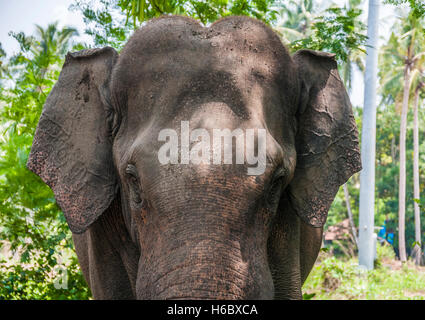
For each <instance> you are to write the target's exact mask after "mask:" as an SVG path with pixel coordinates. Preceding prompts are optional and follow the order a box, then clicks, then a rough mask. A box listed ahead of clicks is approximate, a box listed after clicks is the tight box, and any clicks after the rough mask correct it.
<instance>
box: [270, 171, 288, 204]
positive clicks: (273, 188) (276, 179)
mask: <svg viewBox="0 0 425 320" xmlns="http://www.w3.org/2000/svg"><path fill="white" fill-rule="evenodd" d="M284 178H285V171H284V170H278V171H277V172H276V173H275V174H274V176H273V179H272V181H271V183H270V186H269V189H268V192H267V206H268V207H269V208H270V209H274V207H275V206H276V205H278V204H279V200H280V196H281V194H282V188H283V181H284Z"/></svg>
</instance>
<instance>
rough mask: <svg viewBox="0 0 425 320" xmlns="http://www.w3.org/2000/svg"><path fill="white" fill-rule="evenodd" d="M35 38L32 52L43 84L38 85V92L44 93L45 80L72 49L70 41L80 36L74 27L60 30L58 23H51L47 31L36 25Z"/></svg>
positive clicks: (31, 48)
mask: <svg viewBox="0 0 425 320" xmlns="http://www.w3.org/2000/svg"><path fill="white" fill-rule="evenodd" d="M35 27H36V32H35V36H34V37H33V38H32V41H31V46H30V51H31V53H32V54H33V56H34V58H33V62H34V64H35V66H37V68H36V70H34V71H35V72H37V75H38V76H37V77H36V78H38V79H39V80H40V81H41V82H40V83H38V84H37V87H38V90H39V91H40V92H42V91H43V90H44V86H43V84H42V82H43V80H44V79H45V78H46V76H48V72H49V71H55V69H54V68H55V67H57V68H59V65H58V63H59V62H60V60H61V59H62V58H63V57H64V55H65V54H66V52H67V51H68V50H69V47H70V39H71V37H73V36H77V35H78V31H77V30H76V29H75V28H72V27H63V28H62V29H58V22H54V23H51V24H49V25H48V26H47V28H46V29H43V28H42V27H41V26H39V25H36V26H35Z"/></svg>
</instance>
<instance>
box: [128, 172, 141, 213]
mask: <svg viewBox="0 0 425 320" xmlns="http://www.w3.org/2000/svg"><path fill="white" fill-rule="evenodd" d="M125 173H126V178H127V182H128V187H129V189H130V198H131V200H132V202H134V203H135V204H136V205H140V204H141V203H142V200H143V199H142V197H141V189H140V179H139V175H138V173H137V169H136V167H135V166H134V165H132V164H129V165H128V166H127V168H126V169H125Z"/></svg>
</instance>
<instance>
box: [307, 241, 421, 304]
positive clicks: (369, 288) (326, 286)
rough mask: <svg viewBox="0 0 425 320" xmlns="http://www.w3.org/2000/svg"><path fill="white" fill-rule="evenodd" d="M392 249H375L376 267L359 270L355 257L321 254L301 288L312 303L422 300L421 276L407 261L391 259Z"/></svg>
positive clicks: (419, 270) (419, 271)
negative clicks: (341, 257) (345, 259)
mask: <svg viewBox="0 0 425 320" xmlns="http://www.w3.org/2000/svg"><path fill="white" fill-rule="evenodd" d="M394 258H395V256H394V251H393V249H392V248H391V247H390V246H388V245H386V246H380V245H378V246H377V260H376V261H377V264H376V266H378V267H377V268H375V269H374V270H371V271H366V270H363V269H360V268H359V265H358V261H357V259H356V258H353V259H350V260H347V261H344V260H341V259H337V258H335V257H331V256H329V255H328V254H327V253H323V252H322V253H321V254H320V256H319V260H318V262H317V263H316V264H315V266H314V267H313V270H312V272H311V273H310V275H309V276H308V278H307V280H306V282H305V283H304V286H303V292H304V295H309V296H311V295H314V296H313V297H311V299H315V300H351V299H354V300H359V299H360V300H362V299H367V300H400V299H403V300H423V299H425V296H424V291H423V288H424V287H425V273H424V268H423V267H417V266H415V265H414V264H413V263H412V262H410V261H408V262H407V263H405V264H404V265H401V263H400V262H399V261H395V260H394Z"/></svg>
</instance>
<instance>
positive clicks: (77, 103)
mask: <svg viewBox="0 0 425 320" xmlns="http://www.w3.org/2000/svg"><path fill="white" fill-rule="evenodd" d="M117 57H118V54H117V53H116V51H115V50H114V49H113V48H110V47H106V48H102V49H90V50H83V51H79V52H76V53H68V54H67V56H66V59H65V63H64V65H63V68H62V71H61V73H60V76H59V80H58V81H57V83H56V84H55V86H54V88H53V89H52V91H51V92H50V94H49V96H48V97H47V100H46V103H45V105H44V107H43V111H42V114H41V117H40V121H39V123H38V126H37V129H36V132H35V136H34V141H33V145H32V148H31V153H30V155H29V159H28V162H27V167H28V168H29V169H30V170H31V171H33V172H34V173H36V174H37V175H39V176H40V178H41V179H42V180H43V181H44V182H45V183H46V184H47V185H49V186H50V188H52V190H53V192H54V194H55V198H56V201H57V203H58V205H59V206H60V207H61V209H62V211H63V213H64V215H65V218H66V220H67V222H68V225H69V227H70V229H71V231H72V232H74V233H82V232H84V231H85V230H86V229H87V228H88V227H89V226H90V224H91V223H93V222H94V221H95V220H96V219H97V218H98V217H99V216H100V215H101V214H102V213H103V212H104V211H105V210H106V209H107V208H108V207H109V205H110V204H111V202H112V200H113V199H114V196H115V193H116V189H117V178H116V174H115V170H114V165H113V161H112V141H111V140H112V137H111V123H112V121H113V112H112V108H111V107H110V104H109V101H110V99H109V88H108V83H109V78H110V75H111V71H112V68H113V66H114V64H115V62H116V60H117Z"/></svg>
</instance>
